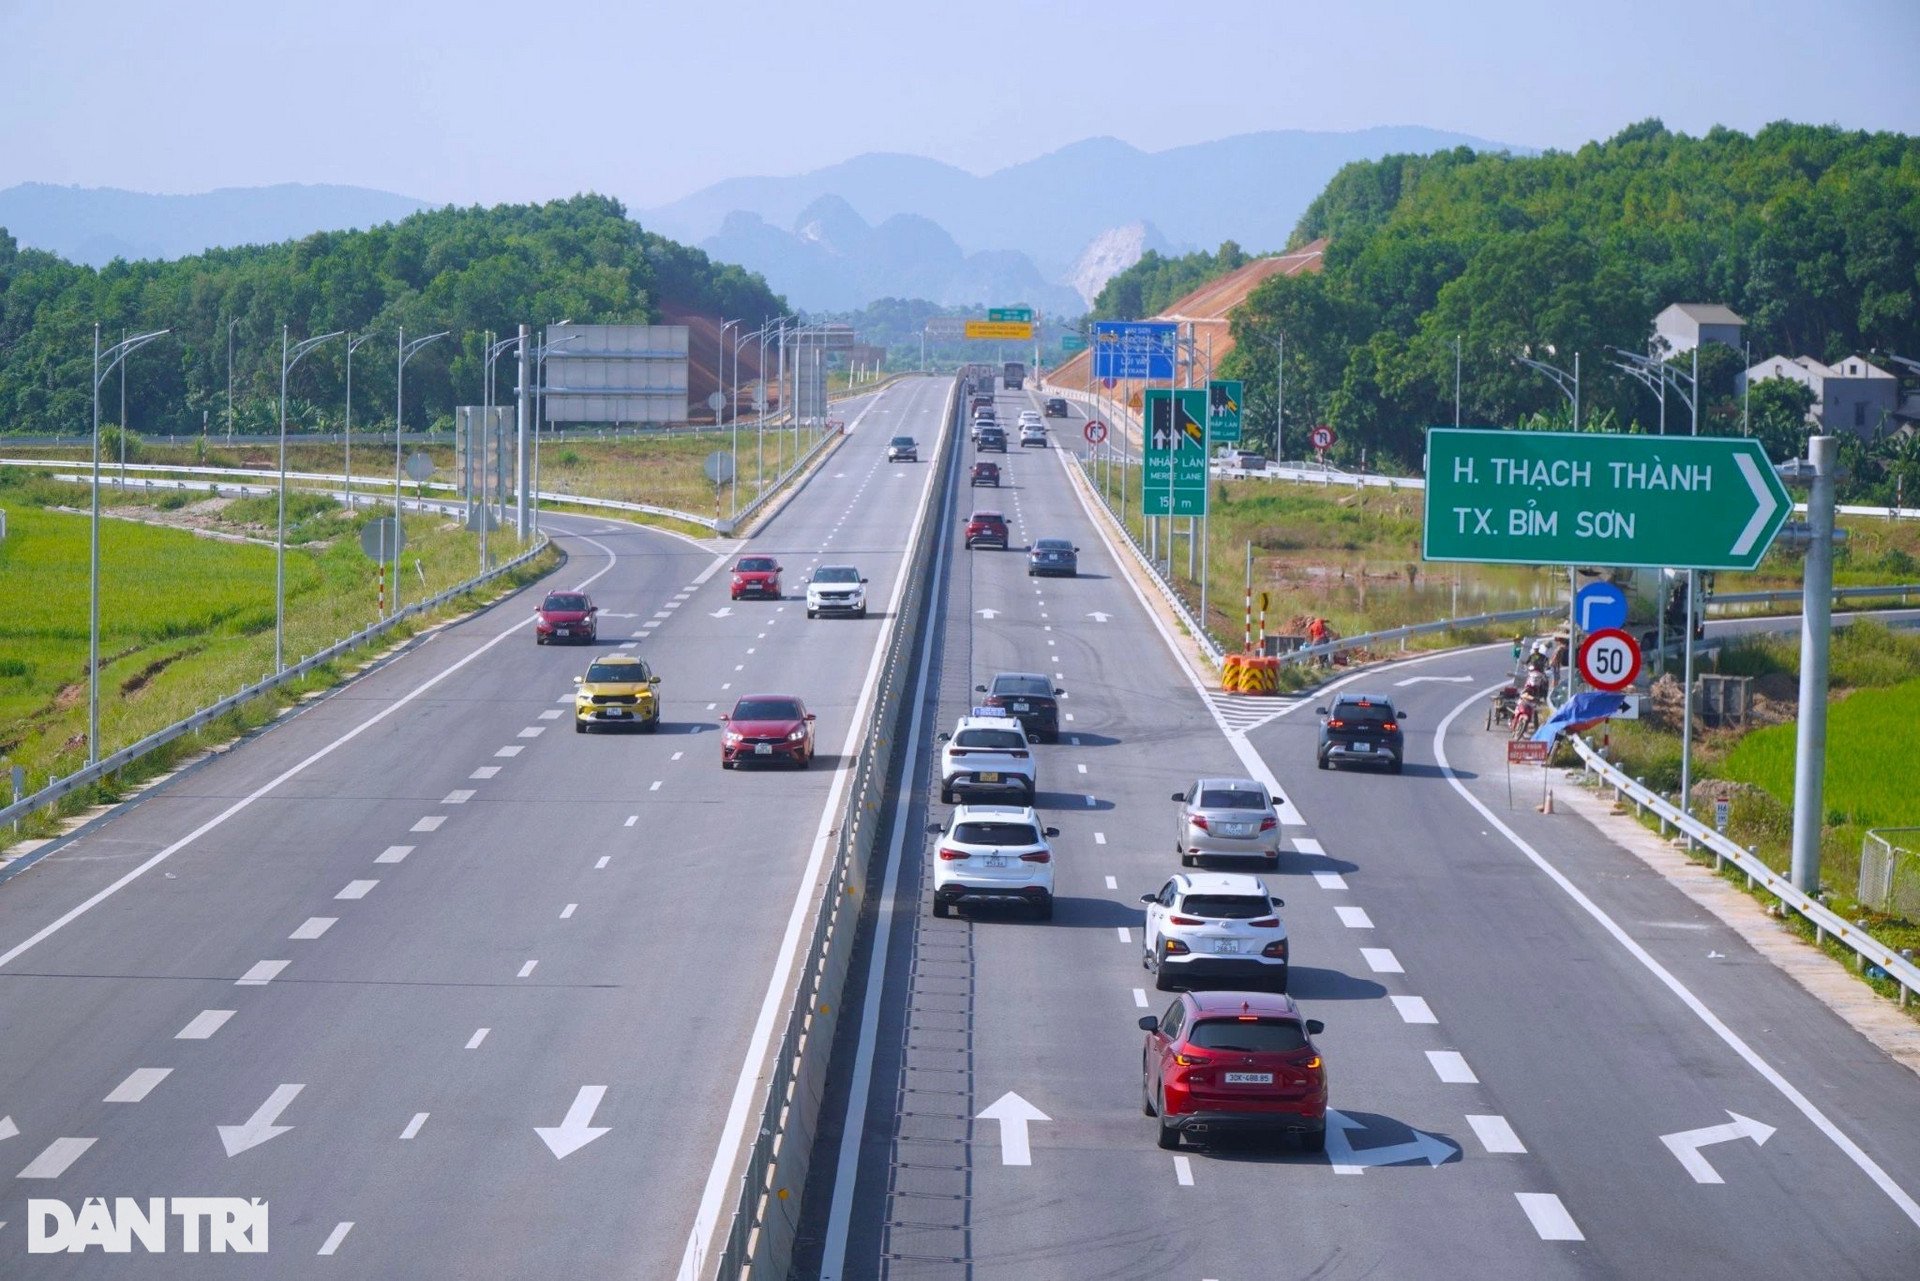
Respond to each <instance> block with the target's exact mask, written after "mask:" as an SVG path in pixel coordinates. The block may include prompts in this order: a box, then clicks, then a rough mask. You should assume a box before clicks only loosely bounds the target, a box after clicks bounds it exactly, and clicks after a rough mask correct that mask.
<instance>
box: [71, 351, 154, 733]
mask: <svg viewBox="0 0 1920 1281" xmlns="http://www.w3.org/2000/svg"><path fill="white" fill-rule="evenodd" d="M172 332H173V331H172V330H171V329H156V330H154V331H152V332H151V333H145V334H139V335H136V336H135V337H132V338H123V339H121V340H120V341H119V342H117V343H115V344H114V345H113V346H111V347H109V348H108V349H107V353H106V354H107V367H106V369H105V370H102V369H101V368H100V326H99V325H98V324H97V323H96V324H95V325H94V327H93V516H92V519H91V521H90V523H89V526H88V532H87V764H89V765H92V764H95V763H96V762H98V761H99V759H100V384H101V382H103V381H104V380H105V379H106V376H107V375H108V374H110V373H112V372H113V367H114V366H115V365H118V364H121V363H123V362H124V361H125V360H126V358H127V357H128V356H130V355H132V354H133V353H134V352H135V351H137V350H138V349H140V348H141V347H144V346H146V345H147V344H148V343H150V342H152V341H153V340H154V339H156V338H159V337H161V336H162V335H165V334H169V333H172Z"/></svg>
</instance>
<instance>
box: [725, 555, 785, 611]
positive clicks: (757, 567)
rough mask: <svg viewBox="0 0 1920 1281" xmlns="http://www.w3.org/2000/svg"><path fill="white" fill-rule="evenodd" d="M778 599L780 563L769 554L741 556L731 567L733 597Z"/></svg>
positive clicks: (736, 598)
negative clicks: (737, 562)
mask: <svg viewBox="0 0 1920 1281" xmlns="http://www.w3.org/2000/svg"><path fill="white" fill-rule="evenodd" d="M742 596H758V597H760V598H761V599H763V600H779V599H780V563H779V562H778V561H776V560H774V558H773V557H771V556H742V557H741V558H740V563H739V564H738V565H735V566H734V567H733V598H734V599H735V600H739V599H740V598H741V597H742Z"/></svg>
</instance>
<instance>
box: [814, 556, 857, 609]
mask: <svg viewBox="0 0 1920 1281" xmlns="http://www.w3.org/2000/svg"><path fill="white" fill-rule="evenodd" d="M822 614H851V615H852V616H853V617H855V618H865V617H866V616H867V580H866V579H864V578H862V577H860V571H859V570H857V569H855V568H854V567H853V566H851V565H822V566H821V567H820V568H819V569H817V570H815V571H814V572H813V577H812V578H809V579H808V580H807V617H808V618H818V617H820V615H822Z"/></svg>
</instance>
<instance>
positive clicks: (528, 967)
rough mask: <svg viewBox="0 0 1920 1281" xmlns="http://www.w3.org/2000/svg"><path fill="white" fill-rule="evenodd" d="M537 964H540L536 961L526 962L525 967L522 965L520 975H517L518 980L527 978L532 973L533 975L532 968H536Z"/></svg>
mask: <svg viewBox="0 0 1920 1281" xmlns="http://www.w3.org/2000/svg"><path fill="white" fill-rule="evenodd" d="M538 964H540V962H538V961H528V962H527V963H526V964H525V965H523V966H521V967H520V974H519V977H520V978H526V977H527V976H528V975H530V974H532V973H533V967H534V966H536V965H538Z"/></svg>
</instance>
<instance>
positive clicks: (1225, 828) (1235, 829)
mask: <svg viewBox="0 0 1920 1281" xmlns="http://www.w3.org/2000/svg"><path fill="white" fill-rule="evenodd" d="M1252 834H1253V828H1252V826H1251V825H1250V824H1247V823H1222V824H1221V825H1220V835H1222V836H1251V835H1252Z"/></svg>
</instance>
